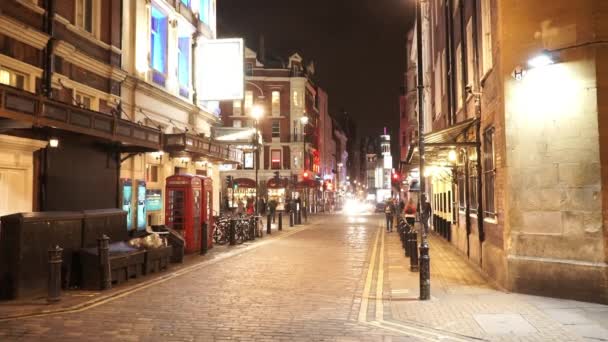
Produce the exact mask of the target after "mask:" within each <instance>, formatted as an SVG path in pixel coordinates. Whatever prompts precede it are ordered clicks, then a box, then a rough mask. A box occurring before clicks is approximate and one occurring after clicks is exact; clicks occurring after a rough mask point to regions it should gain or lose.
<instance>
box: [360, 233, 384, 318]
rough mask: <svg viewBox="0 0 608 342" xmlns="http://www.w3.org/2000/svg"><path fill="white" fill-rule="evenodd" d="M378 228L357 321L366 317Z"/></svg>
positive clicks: (374, 263) (374, 262)
mask: <svg viewBox="0 0 608 342" xmlns="http://www.w3.org/2000/svg"><path fill="white" fill-rule="evenodd" d="M381 231H382V230H381V229H378V230H377V232H376V238H375V239H374V247H373V248H372V254H371V257H370V260H369V266H368V268H367V277H366V278H365V287H364V288H363V295H362V296H361V307H360V308H359V322H365V321H366V318H367V306H368V305H369V299H368V298H369V293H370V290H371V287H372V280H373V277H374V267H375V265H376V252H377V250H378V238H379V237H380V232H381Z"/></svg>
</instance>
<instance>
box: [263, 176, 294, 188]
mask: <svg viewBox="0 0 608 342" xmlns="http://www.w3.org/2000/svg"><path fill="white" fill-rule="evenodd" d="M288 184H289V180H288V179H287V178H279V179H276V178H270V179H269V180H268V183H267V187H268V188H269V189H282V188H287V185H288Z"/></svg>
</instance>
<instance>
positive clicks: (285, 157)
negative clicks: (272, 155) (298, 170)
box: [283, 146, 291, 169]
mask: <svg viewBox="0 0 608 342" xmlns="http://www.w3.org/2000/svg"><path fill="white" fill-rule="evenodd" d="M290 162H291V155H290V153H289V146H283V168H284V169H290V165H289V164H290Z"/></svg>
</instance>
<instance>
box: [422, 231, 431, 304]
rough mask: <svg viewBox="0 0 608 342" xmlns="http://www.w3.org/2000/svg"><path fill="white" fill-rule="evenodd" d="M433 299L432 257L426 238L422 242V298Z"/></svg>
mask: <svg viewBox="0 0 608 342" xmlns="http://www.w3.org/2000/svg"><path fill="white" fill-rule="evenodd" d="M429 299H431V258H430V256H429V244H428V242H427V241H426V240H424V241H423V242H422V244H420V300H429Z"/></svg>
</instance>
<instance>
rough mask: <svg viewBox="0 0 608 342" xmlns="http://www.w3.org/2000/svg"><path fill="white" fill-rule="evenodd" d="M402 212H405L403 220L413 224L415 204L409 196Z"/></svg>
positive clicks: (414, 221)
mask: <svg viewBox="0 0 608 342" xmlns="http://www.w3.org/2000/svg"><path fill="white" fill-rule="evenodd" d="M403 213H404V214H405V215H404V216H405V222H407V224H409V225H410V226H413V225H414V223H416V205H415V204H414V201H413V200H412V199H411V198H410V199H409V201H408V202H407V206H406V207H405V209H404V210H403Z"/></svg>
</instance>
